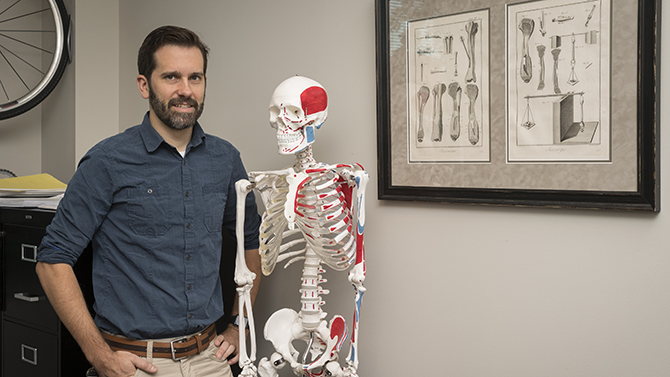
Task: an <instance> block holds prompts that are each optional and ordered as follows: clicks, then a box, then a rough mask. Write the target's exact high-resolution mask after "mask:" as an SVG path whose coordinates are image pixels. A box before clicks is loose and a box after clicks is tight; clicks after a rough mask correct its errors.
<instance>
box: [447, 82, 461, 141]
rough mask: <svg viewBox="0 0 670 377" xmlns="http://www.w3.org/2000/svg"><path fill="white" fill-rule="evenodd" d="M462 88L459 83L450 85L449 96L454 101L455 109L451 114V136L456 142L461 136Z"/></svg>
mask: <svg viewBox="0 0 670 377" xmlns="http://www.w3.org/2000/svg"><path fill="white" fill-rule="evenodd" d="M461 92H462V89H461V86H460V85H459V84H458V83H457V82H452V83H451V84H449V96H451V98H452V99H453V103H454V109H453V111H452V113H451V123H450V126H449V130H450V131H449V136H451V140H453V141H456V140H458V138H459V137H460V136H461V120H460V119H461Z"/></svg>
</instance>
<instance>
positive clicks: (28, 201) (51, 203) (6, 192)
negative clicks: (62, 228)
mask: <svg viewBox="0 0 670 377" xmlns="http://www.w3.org/2000/svg"><path fill="white" fill-rule="evenodd" d="M66 187H67V185H66V184H65V183H63V182H61V181H59V180H57V179H56V178H54V177H52V176H51V175H49V174H36V175H27V176H23V177H16V178H4V179H0V207H33V208H50V209H55V208H56V207H58V203H59V202H60V200H61V198H62V197H63V193H65V188H66Z"/></svg>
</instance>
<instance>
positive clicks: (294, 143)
mask: <svg viewBox="0 0 670 377" xmlns="http://www.w3.org/2000/svg"><path fill="white" fill-rule="evenodd" d="M269 110H270V125H271V126H272V128H274V129H276V130H277V145H278V146H279V154H285V155H287V154H295V153H298V152H300V151H302V150H304V149H305V148H307V146H309V145H311V144H312V143H313V142H314V128H315V127H316V128H317V129H318V128H320V127H321V125H322V124H323V122H325V121H326V118H327V117H328V96H327V95H326V90H325V89H324V88H323V86H321V84H319V83H318V82H316V81H314V80H312V79H309V78H307V77H302V76H294V77H291V78H288V79H286V80H284V81H283V82H282V83H281V84H279V86H277V88H276V89H275V91H274V93H273V94H272V98H271V99H270V108H269Z"/></svg>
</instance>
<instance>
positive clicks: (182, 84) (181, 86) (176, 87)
mask: <svg viewBox="0 0 670 377" xmlns="http://www.w3.org/2000/svg"><path fill="white" fill-rule="evenodd" d="M155 58H156V69H154V71H153V72H152V73H151V80H150V81H149V82H148V83H147V84H148V88H149V104H150V106H151V109H152V111H153V112H154V113H155V114H156V116H157V117H158V119H160V120H161V121H162V122H163V123H164V124H165V125H166V126H168V127H170V128H172V129H175V130H183V129H187V128H190V127H193V126H194V125H195V122H196V121H197V120H198V118H200V115H201V114H202V111H203V109H204V106H205V74H204V72H203V66H204V61H203V58H202V53H201V52H200V50H199V49H198V48H196V47H180V46H172V45H167V46H163V47H161V48H160V49H158V50H157V51H156V53H155Z"/></svg>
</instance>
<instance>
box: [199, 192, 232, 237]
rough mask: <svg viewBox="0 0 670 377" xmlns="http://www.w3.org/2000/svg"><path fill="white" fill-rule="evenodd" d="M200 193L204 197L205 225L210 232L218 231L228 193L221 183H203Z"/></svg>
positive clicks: (221, 224)
mask: <svg viewBox="0 0 670 377" xmlns="http://www.w3.org/2000/svg"><path fill="white" fill-rule="evenodd" d="M202 194H203V197H204V199H205V200H204V202H205V227H206V228H207V230H208V231H209V232H210V233H219V232H221V227H222V226H223V212H224V211H225V208H226V199H227V196H228V195H227V193H226V192H225V191H224V190H223V186H221V185H205V186H203V188H202Z"/></svg>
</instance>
